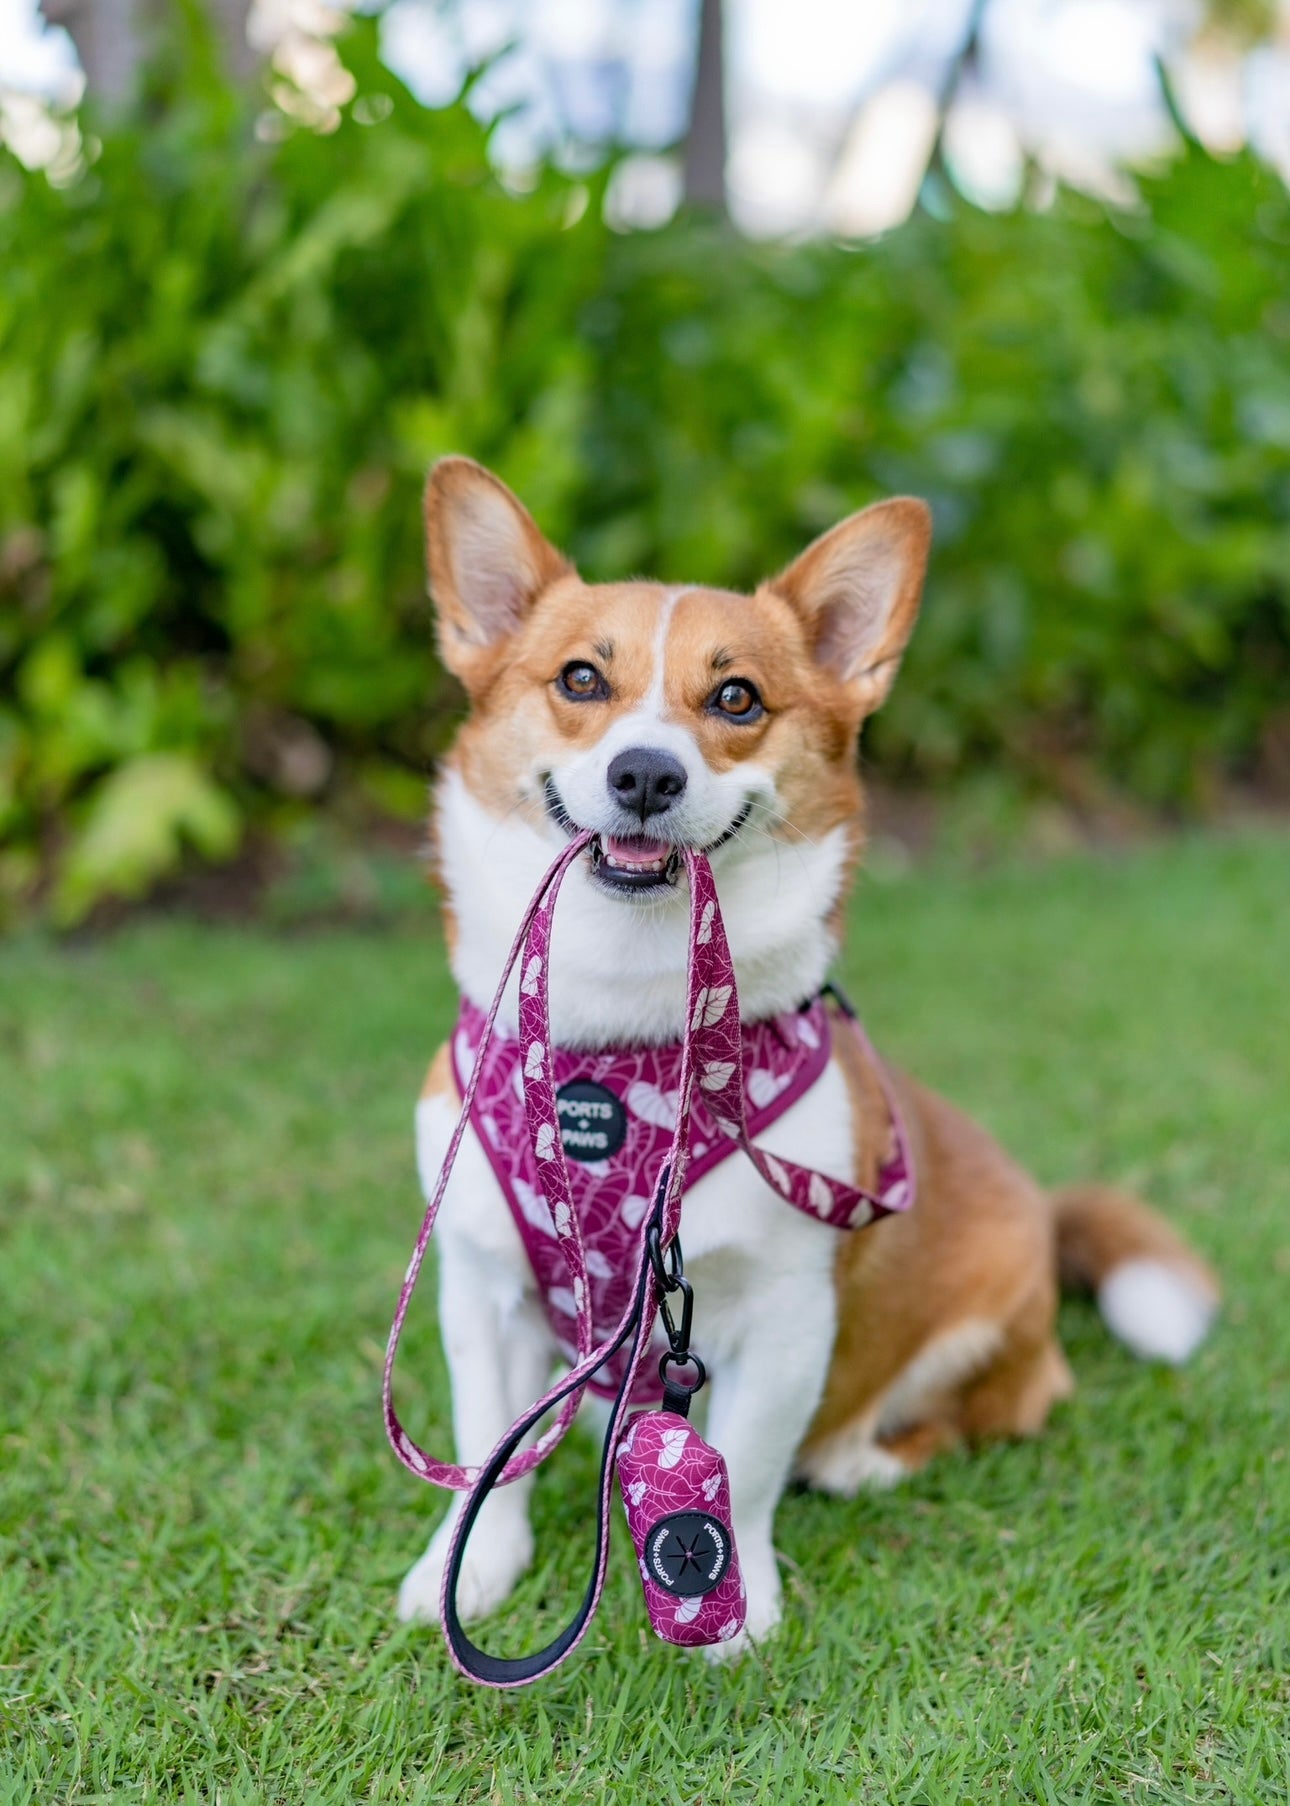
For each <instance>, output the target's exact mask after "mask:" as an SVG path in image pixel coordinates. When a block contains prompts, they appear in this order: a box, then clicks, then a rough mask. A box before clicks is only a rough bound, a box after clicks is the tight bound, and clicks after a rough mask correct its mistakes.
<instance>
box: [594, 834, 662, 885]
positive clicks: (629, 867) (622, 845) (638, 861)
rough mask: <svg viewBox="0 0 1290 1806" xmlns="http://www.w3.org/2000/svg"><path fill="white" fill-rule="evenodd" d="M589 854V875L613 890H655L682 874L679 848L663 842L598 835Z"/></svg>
mask: <svg viewBox="0 0 1290 1806" xmlns="http://www.w3.org/2000/svg"><path fill="white" fill-rule="evenodd" d="M588 851H589V852H590V854H591V870H592V874H593V875H594V876H595V877H597V878H599V879H600V881H601V883H602V884H612V885H613V886H614V888H615V889H616V890H657V889H659V888H660V887H661V886H663V885H665V884H675V883H676V881H677V879H678V878H679V877H680V875H681V849H680V848H679V847H670V846H667V845H666V844H665V843H664V842H663V841H659V840H644V839H640V838H637V839H632V840H620V839H619V838H618V837H617V836H616V835H612V834H597V836H596V838H595V839H594V840H593V841H592V843H591V846H590V848H589V849H588Z"/></svg>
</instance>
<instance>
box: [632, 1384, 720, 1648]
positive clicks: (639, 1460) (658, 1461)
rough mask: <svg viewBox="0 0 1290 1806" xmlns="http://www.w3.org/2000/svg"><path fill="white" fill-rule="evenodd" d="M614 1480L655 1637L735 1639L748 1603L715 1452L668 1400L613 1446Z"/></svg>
mask: <svg viewBox="0 0 1290 1806" xmlns="http://www.w3.org/2000/svg"><path fill="white" fill-rule="evenodd" d="M668 1392H669V1394H670V1395H671V1396H672V1397H674V1396H675V1395H674V1394H672V1389H671V1388H670V1387H669V1388H668ZM669 1402H671V1400H670V1399H669ZM686 1402H687V1403H688V1400H687V1401H686ZM618 1484H619V1486H620V1487H621V1488H622V1494H623V1505H624V1507H625V1508H626V1511H627V1527H628V1529H629V1530H630V1531H631V1536H632V1541H633V1542H634V1543H635V1545H636V1556H637V1560H638V1561H639V1563H640V1571H641V1582H642V1584H643V1585H644V1588H645V1608H646V1610H647V1611H648V1613H649V1621H650V1623H651V1624H652V1625H653V1627H654V1630H655V1632H656V1634H657V1635H658V1636H660V1637H662V1639H663V1641H664V1642H665V1643H683V1644H688V1645H690V1646H691V1647H693V1646H696V1645H700V1644H705V1643H724V1642H727V1641H728V1640H729V1639H730V1638H731V1637H733V1636H736V1635H737V1634H738V1633H739V1632H740V1631H741V1630H742V1629H743V1626H744V1619H745V1617H746V1616H747V1611H748V1603H747V1598H746V1596H745V1593H744V1583H743V1576H742V1575H741V1574H740V1572H739V1556H738V1552H737V1551H736V1549H735V1539H734V1534H733V1532H732V1531H731V1528H730V1522H731V1519H730V1477H729V1475H728V1474H727V1473H726V1464H725V1462H724V1461H723V1460H722V1458H721V1456H720V1455H719V1454H718V1453H717V1451H716V1449H714V1448H713V1447H711V1445H710V1444H709V1443H706V1442H705V1441H704V1440H703V1438H702V1436H700V1434H699V1432H698V1431H697V1430H696V1429H695V1427H694V1425H693V1424H691V1423H690V1422H689V1421H688V1420H687V1419H686V1418H685V1417H684V1416H682V1415H681V1413H680V1412H679V1411H676V1410H669V1409H668V1408H667V1404H665V1405H664V1407H663V1409H662V1410H661V1411H638V1412H637V1413H636V1414H635V1416H633V1417H631V1418H629V1419H628V1421H627V1425H626V1428H625V1430H624V1432H623V1437H622V1440H621V1441H620V1442H619V1444H618Z"/></svg>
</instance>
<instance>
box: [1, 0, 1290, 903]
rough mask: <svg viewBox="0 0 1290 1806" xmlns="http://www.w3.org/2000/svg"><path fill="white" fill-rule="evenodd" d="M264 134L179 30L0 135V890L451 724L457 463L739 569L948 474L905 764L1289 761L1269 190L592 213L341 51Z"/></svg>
mask: <svg viewBox="0 0 1290 1806" xmlns="http://www.w3.org/2000/svg"><path fill="white" fill-rule="evenodd" d="M345 55H346V57H347V60H348V61H349V63H350V66H351V68H352V69H353V71H354V74H355V76H356V79H357V98H356V100H355V102H354V103H353V104H352V105H350V106H349V107H347V108H346V109H345V111H344V117H343V119H342V123H341V125H340V127H339V129H338V130H337V131H336V132H334V133H332V134H330V135H318V134H315V133H313V132H310V131H306V130H301V129H294V128H291V129H288V128H287V126H286V122H285V121H281V122H278V123H280V124H281V126H282V131H281V132H280V133H277V134H270V135H268V136H267V137H260V138H257V137H256V136H255V135H254V133H253V132H252V129H251V126H252V113H251V109H250V107H249V104H248V103H246V102H244V101H242V100H240V99H239V98H238V97H236V96H234V95H233V94H232V93H230V92H229V91H228V90H227V89H226V88H225V87H224V86H223V84H222V83H221V81H220V80H219V78H218V77H217V76H216V75H215V74H214V72H213V67H214V66H213V61H212V58H211V57H210V55H209V46H208V45H207V44H205V43H204V42H203V40H202V38H201V35H200V33H199V32H197V31H195V30H194V29H193V28H192V26H191V25H190V26H189V27H188V29H187V35H186V36H185V37H183V38H182V39H181V41H179V42H177V43H176V45H175V46H174V49H173V53H172V57H171V61H170V63H169V64H168V65H167V66H166V67H164V68H160V69H159V70H158V71H157V72H156V75H155V77H154V79H153V82H152V84H151V87H150V89H149V92H148V93H147V95H146V96H145V98H144V101H143V102H142V103H141V106H140V109H139V111H138V114H137V116H136V117H135V118H134V119H133V120H132V121H130V122H128V123H127V124H125V125H123V126H119V127H116V128H114V129H112V130H110V131H109V130H104V131H103V134H102V138H101V141H100V142H99V143H98V145H97V148H96V150H95V154H94V155H93V158H92V161H91V163H90V166H89V168H88V170H87V172H86V173H85V175H84V176H83V177H82V178H81V179H80V180H79V181H76V182H74V183H72V184H71V185H70V186H68V187H65V188H54V187H51V186H50V184H49V183H48V182H47V181H46V179H45V178H44V177H43V176H40V175H36V174H32V173H29V172H26V171H24V170H23V169H22V168H21V166H19V165H18V164H17V163H16V162H15V161H14V160H13V159H12V158H9V157H7V156H4V155H3V154H0V272H3V274H2V277H0V697H2V700H0V838H2V839H3V841H4V844H5V847H6V849H7V850H6V852H5V853H4V854H3V855H0V890H3V889H4V888H6V887H7V888H8V889H9V890H10V891H11V892H12V891H15V890H20V889H23V888H24V887H28V886H30V885H31V884H32V882H33V881H34V880H35V879H36V878H37V876H38V875H43V877H44V878H45V879H46V880H47V882H48V888H47V891H46V893H45V894H47V895H48V896H49V898H50V901H51V906H52V909H53V911H54V913H55V915H56V916H57V917H58V918H59V919H62V920H65V921H70V920H74V919H76V917H78V916H79V915H80V914H82V913H83V912H84V910H85V909H86V908H87V907H89V906H90V904H91V903H92V902H93V901H94V900H95V898H96V897H97V896H99V895H102V894H105V893H109V892H112V891H114V890H115V891H120V892H123V893H126V894H138V893H139V892H141V891H143V890H144V889H146V887H147V886H148V885H149V884H150V883H151V882H152V881H153V880H154V879H155V878H156V877H158V876H160V875H161V874H162V873H163V872H164V871H166V870H167V869H169V867H170V866H171V865H173V863H174V862H175V861H176V860H177V859H178V858H179V857H181V855H182V853H183V850H184V848H185V847H186V846H190V847H192V848H193V849H194V850H195V851H196V853H197V854H198V855H199V856H202V857H208V858H216V857H222V856H224V855H225V854H226V853H227V852H228V851H230V850H231V848H232V847H233V846H234V844H235V843H236V839H237V835H238V832H239V827H240V824H244V823H245V822H247V821H248V820H253V821H256V822H260V823H265V824H267V825H269V826H272V825H273V824H275V823H279V824H280V823H282V822H283V821H284V820H288V819H290V818H291V817H292V816H294V815H298V814H299V813H300V812H301V811H304V810H307V809H312V808H316V807H325V806H335V805H336V804H337V803H338V802H340V801H343V799H345V798H346V797H349V796H353V795H354V794H355V793H361V794H366V795H367V796H368V797H370V798H372V799H374V800H375V801H377V802H379V803H381V804H382V805H386V806H388V805H389V804H391V803H394V804H396V805H398V806H400V807H402V806H407V805H408V802H409V798H410V799H411V801H412V805H413V806H415V803H416V800H417V799H418V797H419V794H420V777H421V775H422V774H424V773H425V771H426V770H427V769H428V767H429V764H430V762H431V760H432V759H433V756H434V754H435V752H436V750H437V749H438V748H439V747H440V746H441V745H442V744H443V741H444V739H445V737H446V734H447V733H448V731H449V730H450V727H451V722H452V719H453V716H454V711H455V708H456V706H457V705H456V700H455V695H454V692H453V691H452V689H451V687H450V686H448V685H447V684H446V683H445V682H444V680H442V679H441V677H440V675H439V673H438V672H437V669H436V666H435V663H434V658H433V652H432V646H431V637H430V624H429V614H428V606H427V603H426V601H425V594H424V581H423V574H422V548H421V536H420V520H419V492H420V486H421V481H422V478H423V474H424V470H425V466H426V465H427V464H428V462H429V461H430V460H431V459H433V458H434V457H435V456H436V455H438V454H439V453H441V452H444V451H447V450H464V451H469V452H471V453H473V454H474V455H476V456H478V457H481V458H483V459H484V460H485V461H486V462H488V463H490V464H491V465H492V466H493V467H494V468H496V469H497V470H498V471H499V472H500V474H501V475H502V476H504V477H505V478H506V480H507V481H509V482H510V483H511V484H512V485H513V486H514V487H516V488H517V489H518V490H519V491H520V493H521V494H522V495H523V496H524V498H525V499H526V501H527V502H528V503H529V504H530V506H531V507H532V508H533V510H534V512H535V514H536V515H537V516H538V518H539V520H540V521H541V522H542V524H543V526H544V527H545V528H546V529H547V531H548V532H549V533H550V534H551V535H552V537H553V538H554V539H556V540H557V541H559V542H561V543H563V544H565V545H566V546H567V547H568V548H569V549H570V550H571V551H572V552H573V553H574V554H575V555H577V556H578V557H579V558H580V559H581V560H582V562H583V565H584V568H585V569H586V570H587V572H588V574H589V575H595V576H608V575H622V574H624V573H626V572H628V571H631V570H649V571H651V572H657V573H658V574H659V575H661V576H668V577H687V578H692V579H694V578H697V579H705V578H706V579H712V580H720V581H721V582H723V583H747V582H751V581H753V580H755V579H756V578H757V577H758V576H759V575H761V574H763V573H764V572H765V571H767V570H769V569H771V568H773V567H774V566H776V565H777V564H778V563H780V562H781V561H783V560H784V559H786V558H787V557H788V556H790V555H791V553H792V552H793V551H794V550H795V549H797V548H798V547H799V546H800V544H801V543H802V541H803V539H804V538H806V537H808V536H809V535H811V534H812V533H814V532H816V531H817V530H819V529H820V528H822V527H824V526H827V525H828V524H829V523H830V522H831V521H832V520H833V519H835V518H836V517H837V516H838V515H840V514H841V513H843V512H845V511H846V510H847V509H849V508H851V507H854V506H857V505H859V504H861V503H863V502H865V501H867V500H869V499H871V498H872V497H873V496H875V495H877V494H879V493H881V492H884V491H889V490H893V489H906V490H913V491H916V492H919V493H922V494H925V495H927V496H929V497H930V498H931V500H932V501H933V504H934V507H935V511H936V518H937V550H936V554H935V564H934V568H933V574H932V579H931V583H930V586H929V595H928V603H927V607H926V611H925V614H924V619H923V622H922V625H921V626H920V629H919V633H918V636H917V638H916V642H915V647H914V650H913V652H912V654H911V657H910V659H909V662H908V665H907V668H906V671H905V673H904V675H903V676H902V679H901V682H900V684H899V685H898V686H897V691H896V694H895V697H894V699H893V701H892V703H891V705H890V706H889V709H888V711H887V712H886V713H885V714H884V716H882V717H881V718H880V720H879V722H878V723H877V724H876V732H875V735H874V741H873V753H874V757H875V758H876V760H877V761H878V762H879V763H880V764H881V765H882V766H883V767H885V768H886V769H887V770H889V771H891V772H892V773H896V774H900V775H904V776H910V777H915V778H921V779H929V778H931V779H936V780H938V781H948V780H952V779H955V778H957V777H960V776H961V775H962V774H964V773H965V772H967V771H969V770H975V769H980V768H1001V769H1003V770H1005V771H1007V772H1011V773H1014V774H1016V775H1017V777H1018V779H1019V781H1021V782H1023V783H1024V784H1026V785H1027V786H1032V787H1036V788H1040V789H1053V788H1058V789H1061V790H1064V791H1065V792H1067V793H1070V794H1075V795H1083V794H1086V793H1088V792H1089V791H1090V790H1092V789H1099V790H1103V791H1105V790H1119V791H1123V792H1126V793H1129V794H1132V795H1136V796H1138V797H1141V798H1145V799H1147V800H1148V801H1150V802H1152V803H1154V804H1165V805H1173V806H1177V805H1190V806H1196V805H1198V804H1203V803H1204V802H1205V801H1206V798H1207V796H1208V795H1209V794H1210V793H1211V792H1212V789H1213V787H1214V786H1215V784H1216V783H1218V782H1219V781H1220V780H1222V779H1223V778H1225V777H1226V776H1228V775H1230V774H1232V773H1237V774H1240V773H1250V772H1253V771H1255V770H1257V769H1259V768H1260V767H1262V768H1263V769H1264V770H1267V771H1272V770H1274V769H1275V768H1276V762H1277V760H1278V759H1280V760H1281V761H1282V763H1283V765H1284V762H1285V760H1286V758H1287V756H1288V754H1290V576H1288V573H1290V281H1288V280H1287V278H1288V276H1290V202H1288V200H1287V195H1286V191H1285V189H1284V187H1283V186H1282V184H1281V183H1280V182H1279V180H1278V179H1277V178H1276V177H1275V176H1274V175H1273V174H1272V173H1270V172H1269V171H1268V170H1267V169H1265V168H1264V167H1262V166H1261V165H1260V164H1258V163H1257V162H1256V161H1255V160H1253V159H1252V158H1249V157H1242V158H1238V159H1234V160H1232V161H1230V162H1226V163H1219V162H1215V161H1213V160H1212V159H1210V158H1208V157H1206V156H1205V155H1204V154H1203V153H1202V152H1200V151H1199V150H1197V149H1195V148H1194V147H1193V148H1190V149H1188V150H1187V151H1186V152H1185V154H1183V155H1181V156H1180V157H1179V158H1178V159H1177V160H1176V161H1175V162H1174V163H1173V164H1172V166H1171V167H1170V168H1169V169H1168V170H1167V171H1165V172H1164V173H1162V174H1159V175H1157V176H1153V177H1151V178H1150V179H1147V180H1144V181H1143V182H1142V184H1141V193H1142V205H1141V207H1140V208H1138V209H1136V210H1134V211H1133V212H1130V213H1124V214H1114V213H1111V212H1108V211H1107V210H1106V209H1104V208H1101V207H1098V206H1095V205H1094V204H1093V203H1091V202H1089V201H1087V200H1083V199H1081V198H1079V197H1075V196H1071V195H1062V196H1060V197H1059V198H1058V200H1057V202H1056V204H1055V205H1054V206H1053V207H1052V208H1051V209H1050V210H1049V211H1047V212H1044V213H1031V212H1024V211H1019V212H1017V213H1014V214H1009V215H1007V216H991V215H987V214H982V213H979V212H976V211H974V210H972V209H971V208H969V207H967V206H966V205H963V204H955V206H954V207H953V208H952V210H951V211H950V213H949V215H948V217H947V218H945V219H944V220H934V219H932V218H929V217H927V216H926V215H919V216H916V217H915V218H914V219H913V220H911V221H910V222H909V224H908V225H906V226H905V227H903V228H901V229H900V230H898V231H896V232H893V233H891V234H890V235H889V236H887V237H886V238H885V239H883V240H881V241H880V242H878V243H876V244H873V245H869V246H865V247H863V248H860V249H855V248H847V247H839V246H834V245H828V244H818V245H812V246H806V247H756V246H750V245H745V244H742V243H741V242H739V241H738V240H737V239H735V238H733V237H732V236H730V235H729V234H726V233H723V232H720V231H717V230H716V229H714V228H711V227H705V226H704V225H702V224H701V223H696V222H693V221H686V220H680V221H678V222H676V223H675V224H674V225H672V226H670V227H668V228H666V229H665V230H663V231H661V232H656V233H648V234H636V235H628V236H620V235H617V234H615V233H613V232H611V231H609V230H608V229H607V228H606V226H605V225H604V223H603V218H602V210H601V206H600V199H601V193H600V189H601V183H602V181H603V176H597V177H595V178H592V179H591V181H590V182H589V183H587V182H581V181H578V180H575V179H573V178H571V177H567V176H564V175H561V174H559V173H558V172H556V171H554V170H551V169H547V170H545V171H543V172H541V173H540V177H539V179H538V181H537V183H536V185H535V186H534V188H533V189H532V191H531V192H527V193H524V194H513V193H510V192H508V190H507V189H506V188H505V187H504V186H503V185H502V184H501V183H500V182H499V180H498V179H497V177H496V175H495V174H494V173H493V171H492V169H491V166H490V164H489V161H488V155H487V140H486V135H485V133H484V131H483V129H482V128H481V127H480V126H479V125H478V123H477V122H476V121H475V120H474V119H473V118H472V116H471V114H470V112H469V111H468V109H467V108H466V106H465V105H463V104H459V105H456V106H453V107H449V108H445V109H443V110H439V111H428V110H426V109H424V108H422V107H420V106H419V105H418V104H417V103H416V102H415V101H414V100H413V99H412V98H411V97H410V96H409V95H408V93H407V92H406V91H405V90H404V89H403V88H402V87H401V86H400V84H399V83H398V82H397V81H396V80H395V79H394V78H393V77H392V76H391V75H390V74H389V73H388V71H386V70H385V69H384V68H383V67H382V66H381V64H380V63H379V61H378V59H377V57H376V55H375V47H374V36H373V31H372V28H371V26H370V22H369V23H367V24H363V23H360V25H359V27H358V28H357V29H356V30H355V31H354V32H353V33H352V34H351V35H350V36H349V38H348V39H347V40H346V44H345Z"/></svg>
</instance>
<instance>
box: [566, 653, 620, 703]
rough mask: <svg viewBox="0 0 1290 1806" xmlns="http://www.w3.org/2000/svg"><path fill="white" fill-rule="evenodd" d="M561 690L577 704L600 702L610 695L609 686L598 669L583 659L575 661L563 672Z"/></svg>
mask: <svg viewBox="0 0 1290 1806" xmlns="http://www.w3.org/2000/svg"><path fill="white" fill-rule="evenodd" d="M559 688H560V689H561V690H562V691H563V693H564V694H565V695H566V696H571V697H572V698H573V700H574V701H575V702H600V701H602V700H603V699H604V698H605V697H606V696H608V694H609V685H608V684H607V683H606V682H605V680H604V678H603V677H602V676H601V675H600V673H599V671H597V669H596V667H595V666H594V665H588V664H585V663H584V662H583V661H582V660H581V659H575V660H574V661H573V663H572V664H568V665H566V666H565V668H564V670H563V671H561V673H560V677H559Z"/></svg>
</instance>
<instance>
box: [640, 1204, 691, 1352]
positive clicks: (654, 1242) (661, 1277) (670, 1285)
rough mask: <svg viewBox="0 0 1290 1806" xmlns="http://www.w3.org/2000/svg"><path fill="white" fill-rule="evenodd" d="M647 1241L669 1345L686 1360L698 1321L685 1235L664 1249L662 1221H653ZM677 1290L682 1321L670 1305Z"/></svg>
mask: <svg viewBox="0 0 1290 1806" xmlns="http://www.w3.org/2000/svg"><path fill="white" fill-rule="evenodd" d="M645 1241H646V1247H647V1248H648V1250H649V1260H650V1265H651V1267H653V1269H654V1278H655V1279H656V1280H657V1281H658V1310H659V1315H660V1317H662V1319H663V1328H664V1330H665V1331H666V1333H667V1341H668V1347H669V1348H670V1349H671V1351H672V1353H673V1354H674V1355H675V1356H676V1357H677V1359H678V1361H683V1360H686V1359H687V1358H688V1356H689V1351H690V1330H691V1328H692V1327H693V1324H694V1287H693V1286H692V1285H691V1284H690V1282H689V1280H688V1279H687V1278H686V1277H685V1260H684V1257H683V1256H682V1253H681V1238H680V1236H679V1235H674V1236H673V1237H672V1239H671V1241H670V1242H669V1243H668V1244H667V1247H666V1248H664V1247H663V1243H662V1237H661V1235H660V1233H659V1227H658V1224H657V1223H651V1224H650V1227H649V1231H648V1233H647V1235H646V1238H645ZM673 1292H679V1293H680V1294H681V1320H680V1322H679V1323H678V1322H677V1320H676V1318H675V1317H674V1316H673V1314H672V1308H671V1306H670V1305H669V1304H668V1296H669V1294H670V1293H673Z"/></svg>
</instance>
